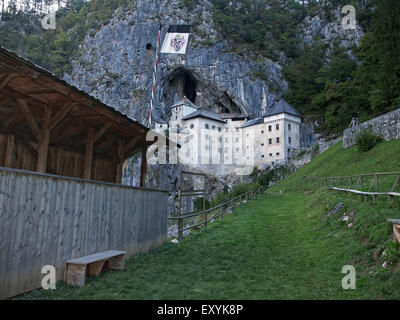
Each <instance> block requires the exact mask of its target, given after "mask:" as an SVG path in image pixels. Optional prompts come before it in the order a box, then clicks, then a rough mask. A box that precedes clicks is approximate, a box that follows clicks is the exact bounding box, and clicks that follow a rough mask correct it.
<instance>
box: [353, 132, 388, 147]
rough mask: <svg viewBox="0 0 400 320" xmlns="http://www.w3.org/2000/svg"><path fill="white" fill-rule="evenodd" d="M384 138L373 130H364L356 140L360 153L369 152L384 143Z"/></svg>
mask: <svg viewBox="0 0 400 320" xmlns="http://www.w3.org/2000/svg"><path fill="white" fill-rule="evenodd" d="M382 140H383V139H382V138H381V137H380V136H377V135H376V134H374V133H373V132H372V131H371V130H363V131H361V133H360V134H359V135H358V136H357V138H356V146H357V148H358V150H359V151H360V152H367V151H369V150H371V149H372V148H373V147H375V146H376V145H377V144H378V143H380V142H382Z"/></svg>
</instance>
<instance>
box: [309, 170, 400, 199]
mask: <svg viewBox="0 0 400 320" xmlns="http://www.w3.org/2000/svg"><path fill="white" fill-rule="evenodd" d="M382 176H395V180H394V183H393V186H392V189H391V190H390V191H386V190H384V191H380V192H378V189H379V186H380V185H382V183H379V177H382ZM365 177H372V179H367V181H365V180H364V179H363V178H365ZM302 178H303V179H308V183H309V184H311V182H315V181H316V182H317V183H318V182H323V183H324V184H325V187H326V188H327V189H328V190H335V191H343V192H350V193H354V194H361V195H364V196H366V195H371V196H372V197H373V199H374V202H376V201H377V197H378V195H387V196H388V201H389V202H391V201H392V200H393V197H397V196H399V193H395V192H394V191H395V189H396V187H399V188H400V172H377V173H364V174H358V175H352V176H342V177H318V176H308V177H307V176H303V177H302ZM346 181H348V184H347V187H346ZM364 182H367V183H369V188H368V192H366V191H362V190H358V189H357V187H358V186H359V187H360V188H361V189H366V188H364ZM328 185H329V186H328ZM385 185H386V186H387V182H386V183H385ZM365 187H368V184H366V185H365ZM373 187H374V188H375V192H372V189H373Z"/></svg>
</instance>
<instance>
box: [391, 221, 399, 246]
mask: <svg viewBox="0 0 400 320" xmlns="http://www.w3.org/2000/svg"><path fill="white" fill-rule="evenodd" d="M388 222H390V223H392V224H393V236H394V241H395V242H400V220H396V219H388Z"/></svg>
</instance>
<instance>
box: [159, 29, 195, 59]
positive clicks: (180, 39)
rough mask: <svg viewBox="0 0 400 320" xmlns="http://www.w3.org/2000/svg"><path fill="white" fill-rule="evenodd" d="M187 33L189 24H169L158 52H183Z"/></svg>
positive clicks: (186, 41) (187, 36) (187, 38)
mask: <svg viewBox="0 0 400 320" xmlns="http://www.w3.org/2000/svg"><path fill="white" fill-rule="evenodd" d="M189 33H190V25H170V26H169V28H168V32H167V35H166V36H165V39H164V42H163V45H162V47H161V51H160V53H175V54H185V53H186V48H187V45H188V41H189Z"/></svg>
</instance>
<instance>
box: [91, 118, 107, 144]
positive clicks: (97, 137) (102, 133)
mask: <svg viewBox="0 0 400 320" xmlns="http://www.w3.org/2000/svg"><path fill="white" fill-rule="evenodd" d="M110 127H111V123H110V122H107V123H106V124H105V125H104V126H103V127H102V128H101V129H100V130H99V131H98V132H97V133H96V135H95V137H94V143H96V142H97V141H98V140H99V139H100V138H101V137H102V136H103V135H104V134H105V133H106V132H107V131H108V129H110Z"/></svg>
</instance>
